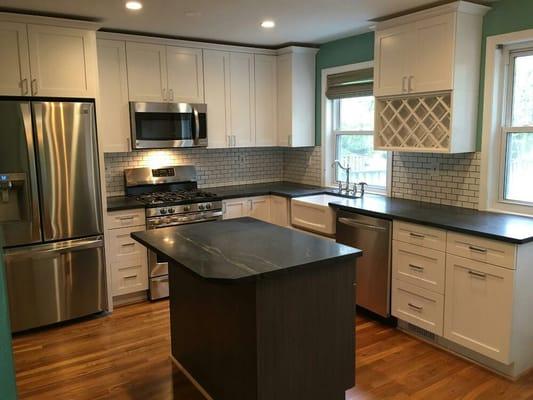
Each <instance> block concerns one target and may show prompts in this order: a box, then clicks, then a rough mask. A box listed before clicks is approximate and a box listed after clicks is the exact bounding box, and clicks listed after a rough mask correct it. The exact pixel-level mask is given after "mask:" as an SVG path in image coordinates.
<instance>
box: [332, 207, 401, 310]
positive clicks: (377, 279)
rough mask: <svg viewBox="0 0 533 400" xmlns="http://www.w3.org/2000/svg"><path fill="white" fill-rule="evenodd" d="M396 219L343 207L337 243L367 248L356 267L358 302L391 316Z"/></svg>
mask: <svg viewBox="0 0 533 400" xmlns="http://www.w3.org/2000/svg"><path fill="white" fill-rule="evenodd" d="M391 234H392V221H390V220H387V219H381V218H373V217H368V216H366V215H361V214H356V213H353V212H347V211H342V210H339V211H338V212H337V242H338V243H342V244H346V245H348V246H352V247H356V248H358V249H361V250H363V256H362V257H361V258H359V259H358V260H357V267H356V285H357V290H356V293H357V294H356V303H357V305H358V306H361V307H363V308H365V309H367V310H370V311H372V312H374V313H376V314H378V315H381V316H382V317H389V316H390V283H391V239H392V237H391Z"/></svg>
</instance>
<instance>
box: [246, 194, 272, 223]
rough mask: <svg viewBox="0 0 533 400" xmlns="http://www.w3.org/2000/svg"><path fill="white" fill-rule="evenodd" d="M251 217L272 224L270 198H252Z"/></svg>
mask: <svg viewBox="0 0 533 400" xmlns="http://www.w3.org/2000/svg"><path fill="white" fill-rule="evenodd" d="M250 217H253V218H256V219H260V220H261V221H265V222H270V196H259V197H252V198H251V199H250Z"/></svg>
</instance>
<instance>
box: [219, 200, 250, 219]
mask: <svg viewBox="0 0 533 400" xmlns="http://www.w3.org/2000/svg"><path fill="white" fill-rule="evenodd" d="M249 215H250V202H249V199H248V198H245V197H243V198H238V199H229V200H224V201H223V202H222V218H223V219H233V218H241V217H247V216H249Z"/></svg>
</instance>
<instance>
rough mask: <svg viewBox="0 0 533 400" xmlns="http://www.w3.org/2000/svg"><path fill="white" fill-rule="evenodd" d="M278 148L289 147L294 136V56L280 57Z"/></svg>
mask: <svg viewBox="0 0 533 400" xmlns="http://www.w3.org/2000/svg"><path fill="white" fill-rule="evenodd" d="M277 61H278V62H277V67H278V68H277V69H278V71H277V72H278V90H277V94H278V106H277V107H278V109H277V111H278V129H277V132H278V146H284V147H286V146H289V144H290V138H291V135H292V55H291V54H283V55H281V56H278V60H277Z"/></svg>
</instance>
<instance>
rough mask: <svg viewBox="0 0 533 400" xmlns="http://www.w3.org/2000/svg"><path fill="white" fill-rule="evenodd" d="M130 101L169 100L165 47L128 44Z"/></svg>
mask: <svg viewBox="0 0 533 400" xmlns="http://www.w3.org/2000/svg"><path fill="white" fill-rule="evenodd" d="M126 56H127V67H128V89H129V99H130V101H155V102H163V101H167V100H168V98H169V97H168V90H167V62H166V48H165V46H158V45H153V44H146V43H134V42H127V43H126Z"/></svg>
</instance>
